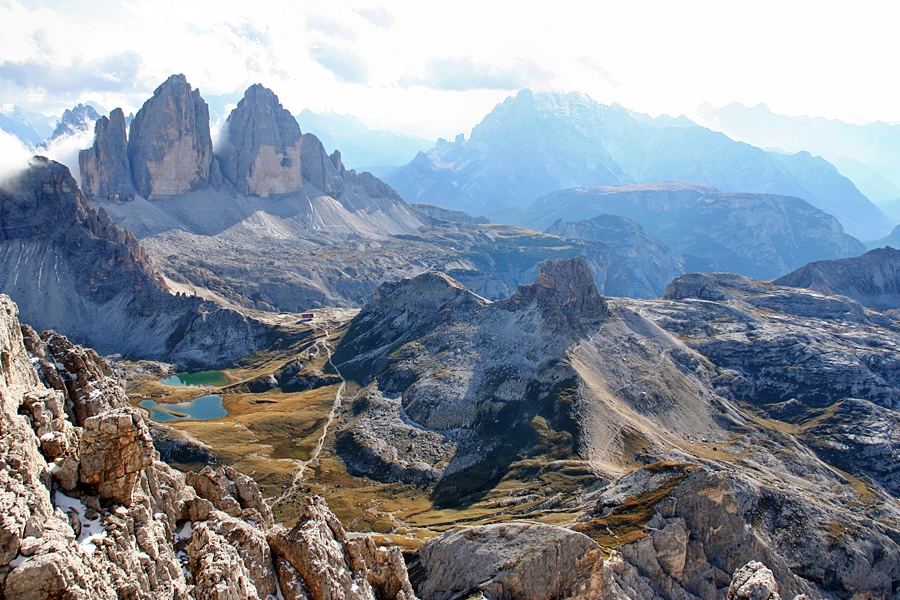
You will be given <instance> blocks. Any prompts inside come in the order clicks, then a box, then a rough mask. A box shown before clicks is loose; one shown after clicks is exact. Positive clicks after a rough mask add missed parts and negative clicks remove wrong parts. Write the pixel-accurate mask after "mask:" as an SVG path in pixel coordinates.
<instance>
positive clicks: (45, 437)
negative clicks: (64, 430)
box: [41, 431, 56, 442]
mask: <svg viewBox="0 0 900 600" xmlns="http://www.w3.org/2000/svg"><path fill="white" fill-rule="evenodd" d="M55 437H56V434H55V433H53V432H52V431H51V432H50V433H45V434H44V435H42V436H41V441H42V442H49V441H51V440H52V439H53V438H55Z"/></svg>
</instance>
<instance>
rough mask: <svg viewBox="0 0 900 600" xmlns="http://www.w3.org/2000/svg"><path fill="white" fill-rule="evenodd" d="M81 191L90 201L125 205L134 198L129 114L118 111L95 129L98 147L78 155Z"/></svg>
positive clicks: (103, 119) (103, 118) (103, 120)
mask: <svg viewBox="0 0 900 600" xmlns="http://www.w3.org/2000/svg"><path fill="white" fill-rule="evenodd" d="M78 167H79V169H80V170H81V189H82V191H83V192H84V195H85V196H87V197H88V198H91V199H93V198H108V199H110V200H112V201H114V202H125V201H128V200H131V199H132V198H133V197H134V186H133V185H132V183H131V164H130V163H129V161H128V141H127V140H126V137H125V113H123V112H122V109H121V108H117V109H115V110H113V111H112V112H111V113H109V117H100V118H99V120H98V121H97V124H96V125H95V126H94V145H93V146H92V147H91V148H88V149H87V150H82V151H81V152H79V153H78Z"/></svg>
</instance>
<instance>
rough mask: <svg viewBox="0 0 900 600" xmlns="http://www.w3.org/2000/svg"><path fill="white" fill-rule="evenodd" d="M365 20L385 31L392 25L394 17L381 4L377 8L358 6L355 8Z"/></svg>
mask: <svg viewBox="0 0 900 600" xmlns="http://www.w3.org/2000/svg"><path fill="white" fill-rule="evenodd" d="M356 12H357V14H359V15H360V16H361V17H362V18H364V19H365V20H366V21H368V22H369V23H371V24H372V25H374V26H375V27H380V28H381V29H384V30H385V31H387V30H388V29H390V28H391V27H393V26H394V17H393V15H391V13H389V12H388V11H387V9H386V8H384V7H383V6H379V7H378V8H359V9H357V10H356Z"/></svg>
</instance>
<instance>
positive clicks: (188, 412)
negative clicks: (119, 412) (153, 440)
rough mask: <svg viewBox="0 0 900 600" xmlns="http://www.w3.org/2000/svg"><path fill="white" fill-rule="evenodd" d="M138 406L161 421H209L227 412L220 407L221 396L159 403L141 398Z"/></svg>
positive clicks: (151, 416)
mask: <svg viewBox="0 0 900 600" xmlns="http://www.w3.org/2000/svg"><path fill="white" fill-rule="evenodd" d="M138 406H140V407H141V408H145V409H147V410H148V411H150V418H151V419H153V420H154V421H157V422H160V423H163V422H165V421H190V420H193V421H209V420H211V419H220V418H222V417H224V416H225V415H227V414H228V411H227V410H225V409H224V408H223V407H222V396H212V395H211V396H200V397H199V398H195V399H194V400H191V401H190V402H179V403H178V404H160V403H159V402H156V401H155V400H141V401H140V402H139V403H138Z"/></svg>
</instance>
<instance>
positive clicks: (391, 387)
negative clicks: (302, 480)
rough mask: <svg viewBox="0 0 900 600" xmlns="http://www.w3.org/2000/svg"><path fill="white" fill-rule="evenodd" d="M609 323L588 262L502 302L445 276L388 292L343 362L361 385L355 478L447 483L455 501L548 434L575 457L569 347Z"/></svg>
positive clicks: (346, 441)
mask: <svg viewBox="0 0 900 600" xmlns="http://www.w3.org/2000/svg"><path fill="white" fill-rule="evenodd" d="M606 315H607V312H606V303H605V300H604V299H603V298H602V297H601V296H600V295H599V294H598V293H597V289H596V286H595V285H594V283H593V279H592V277H591V273H590V270H589V269H588V268H587V265H586V263H585V262H584V261H583V260H582V259H579V258H576V259H571V260H568V261H551V262H549V263H545V264H544V265H543V266H542V268H541V274H540V275H539V276H538V279H537V282H536V283H533V284H529V285H526V286H521V287H520V288H519V290H518V291H517V292H516V293H515V294H514V295H513V296H512V297H510V298H509V299H507V300H504V301H501V302H496V303H489V302H487V301H485V300H484V299H482V298H479V297H478V296H476V295H474V294H473V293H472V292H470V291H468V290H466V289H465V288H463V287H462V286H461V285H460V284H459V283H458V282H456V281H454V280H452V279H450V278H449V277H447V276H446V275H443V274H440V273H428V274H424V275H420V276H418V277H415V278H413V279H407V280H402V281H400V282H394V283H387V284H384V285H382V286H381V287H380V288H379V289H378V291H377V292H376V293H375V295H374V297H373V299H372V301H371V302H370V303H369V305H367V306H366V308H364V309H363V310H362V311H361V312H360V313H359V314H358V315H357V317H356V318H355V319H354V320H353V321H352V322H351V324H350V327H349V329H348V332H347V335H346V336H345V337H344V339H343V340H342V342H341V344H340V345H339V346H338V348H337V350H336V351H335V353H334V357H333V361H334V364H335V365H336V366H337V367H338V368H339V369H340V371H341V373H342V374H343V375H344V376H345V377H347V378H350V379H353V380H355V381H356V382H358V383H359V384H360V386H361V388H362V389H361V391H360V393H359V394H358V395H357V397H356V398H355V400H354V402H355V404H356V406H357V407H358V408H357V409H356V410H354V411H353V412H352V416H351V418H350V420H349V421H348V422H346V423H345V425H344V426H343V427H342V428H341V429H340V430H339V432H338V434H337V448H338V452H339V453H340V455H341V457H342V458H343V459H344V460H345V461H346V463H347V464H348V466H349V467H350V469H351V471H352V472H354V473H361V474H365V475H367V476H369V477H374V478H378V479H381V480H387V481H391V480H397V479H399V480H401V481H406V482H414V483H417V484H426V485H429V486H438V488H439V491H436V492H435V493H436V495H438V497H440V499H441V502H446V503H448V504H452V503H454V502H458V501H459V500H460V499H461V498H462V497H464V496H466V495H467V494H470V493H473V492H474V491H476V489H480V488H482V487H483V486H487V485H491V483H492V479H491V478H499V477H500V475H501V473H502V470H501V469H500V468H499V467H498V468H497V469H493V474H492V475H491V477H489V478H487V479H484V478H483V477H468V476H467V475H466V473H467V472H469V471H470V470H471V469H478V470H480V471H479V472H482V473H483V472H484V470H485V469H486V470H488V472H490V471H491V469H489V468H488V467H487V466H486V465H490V464H493V462H494V461H500V462H502V461H503V460H504V458H502V457H508V456H510V455H516V454H518V453H520V452H521V453H527V452H528V451H529V450H528V449H529V448H531V447H532V446H533V445H535V444H540V443H544V442H546V440H545V439H544V437H543V436H549V437H552V438H554V439H559V440H562V447H560V448H559V451H560V452H562V453H565V452H571V453H572V454H577V453H578V451H579V449H578V448H577V447H576V446H575V444H574V443H573V440H574V439H575V437H574V436H575V435H577V433H576V432H575V430H574V428H576V427H577V425H575V424H574V421H573V420H572V413H571V411H572V410H573V407H572V406H571V404H569V403H566V402H560V401H559V400H560V396H561V395H564V394H565V393H566V390H570V389H571V388H570V386H572V385H575V384H574V377H575V374H574V372H573V371H572V367H571V364H570V362H569V357H568V356H567V355H566V349H567V348H568V347H569V346H570V345H571V344H573V343H575V342H576V341H577V340H578V339H580V338H581V336H583V335H586V332H589V331H596V329H597V328H598V327H599V326H600V323H601V321H602V320H603V319H604V318H605V316H606ZM363 408H364V409H365V410H363ZM544 424H546V428H545V427H544V426H543V425H544ZM542 440H543V441H542Z"/></svg>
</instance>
